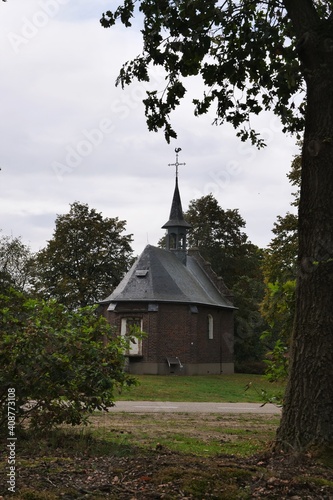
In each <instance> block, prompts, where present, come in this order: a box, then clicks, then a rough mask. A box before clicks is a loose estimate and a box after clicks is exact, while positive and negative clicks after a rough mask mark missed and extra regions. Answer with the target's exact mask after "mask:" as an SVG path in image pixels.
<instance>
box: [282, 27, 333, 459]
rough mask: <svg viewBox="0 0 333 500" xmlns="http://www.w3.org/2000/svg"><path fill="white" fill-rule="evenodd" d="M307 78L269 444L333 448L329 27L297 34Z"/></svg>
mask: <svg viewBox="0 0 333 500" xmlns="http://www.w3.org/2000/svg"><path fill="white" fill-rule="evenodd" d="M299 50H300V54H299V56H300V59H301V61H302V63H303V66H304V74H305V79H306V84H307V110H306V125H305V133H304V143H303V152H302V184H301V196H300V207H299V256H298V278H297V292H296V316H295V323H294V332H293V340H292V348H291V353H290V374H289V381H288V384H287V390H286V395H285V403H284V408H283V413H282V420H281V424H280V427H279V429H278V432H277V445H278V447H279V448H282V449H284V450H286V451H292V450H295V451H305V450H307V449H309V448H312V447H316V448H321V449H322V448H326V447H327V446H333V26H332V23H331V22H330V21H325V22H323V23H321V24H320V25H319V26H318V25H317V26H316V27H314V29H312V30H309V31H307V32H306V33H304V36H303V37H302V40H301V43H300V49H299Z"/></svg>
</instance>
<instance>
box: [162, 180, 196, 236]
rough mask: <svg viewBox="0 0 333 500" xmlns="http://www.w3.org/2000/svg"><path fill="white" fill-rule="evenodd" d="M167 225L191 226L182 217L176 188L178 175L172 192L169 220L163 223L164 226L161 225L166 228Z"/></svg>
mask: <svg viewBox="0 0 333 500" xmlns="http://www.w3.org/2000/svg"><path fill="white" fill-rule="evenodd" d="M168 227H187V228H190V227H191V224H189V223H188V222H186V220H185V219H184V214H183V208H182V202H181V199H180V193H179V188H178V176H176V185H175V191H174V193H173V199H172V204H171V210H170V216H169V220H168V222H166V223H165V224H164V226H162V228H163V229H167V228H168Z"/></svg>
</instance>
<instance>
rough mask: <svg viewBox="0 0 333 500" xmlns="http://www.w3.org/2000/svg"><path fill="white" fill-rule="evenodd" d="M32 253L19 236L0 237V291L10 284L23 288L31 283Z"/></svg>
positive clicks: (18, 288)
mask: <svg viewBox="0 0 333 500" xmlns="http://www.w3.org/2000/svg"><path fill="white" fill-rule="evenodd" d="M31 278H32V253H31V251H30V248H29V247H28V246H27V245H25V244H24V243H22V240H21V238H14V237H12V236H2V237H1V238H0V292H1V291H2V290H5V289H6V287H7V286H9V285H11V286H13V287H15V288H16V289H17V290H21V291H23V290H25V289H27V288H29V286H30V285H31Z"/></svg>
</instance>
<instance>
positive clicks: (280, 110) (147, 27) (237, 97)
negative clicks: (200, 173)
mask: <svg viewBox="0 0 333 500" xmlns="http://www.w3.org/2000/svg"><path fill="white" fill-rule="evenodd" d="M294 3H297V2H294ZM304 3H305V4H306V11H310V10H311V9H310V7H311V5H310V4H311V3H312V2H304ZM314 3H315V4H317V9H318V13H316V15H317V16H318V21H319V20H320V19H319V15H321V16H322V17H323V18H324V19H325V16H326V15H328V13H329V9H330V2H328V1H327V2H325V1H318V2H314ZM284 4H286V5H284ZM287 4H291V2H281V1H279V0H275V1H269V2H268V1H251V2H249V1H224V2H219V1H216V0H208V1H206V0H182V1H177V2H171V1H163V2H152V1H151V0H143V1H140V2H136V1H135V0H127V1H126V2H124V4H123V5H122V6H119V7H118V8H117V9H116V10H115V11H113V12H111V11H106V12H105V13H104V14H103V17H102V19H101V24H102V26H104V27H105V28H107V27H110V26H112V25H113V24H114V23H115V22H116V21H117V20H121V22H122V23H123V24H124V25H125V26H127V27H129V26H131V24H132V18H133V17H134V15H135V14H137V18H138V19H140V20H141V19H142V24H143V27H142V30H141V32H142V36H143V52H142V53H141V54H139V55H138V56H137V57H136V58H135V59H134V60H133V61H129V62H127V63H126V64H125V65H124V66H123V68H122V69H121V71H120V74H119V77H118V80H117V82H118V83H120V84H121V85H122V86H124V85H125V84H128V83H130V82H131V81H132V80H133V79H134V78H137V79H138V80H140V81H148V80H149V67H150V65H151V64H157V65H160V66H162V67H163V68H164V70H165V73H166V88H165V89H156V90H153V91H148V92H147V98H146V99H145V101H144V103H145V109H146V116H147V123H148V127H149V129H150V130H155V131H157V130H158V129H159V128H163V129H164V132H165V136H166V138H167V140H168V141H169V140H170V138H171V137H176V132H175V130H174V129H173V128H172V125H171V122H170V117H169V115H170V112H171V111H172V110H173V109H175V108H176V106H178V104H179V103H180V100H181V99H182V98H183V97H184V96H185V93H186V87H185V85H184V78H185V77H187V76H193V75H200V76H201V77H202V80H203V82H204V83H205V85H206V87H207V90H206V91H205V93H204V95H203V96H202V97H200V98H198V99H195V100H194V101H193V103H194V105H195V108H194V112H195V114H196V115H201V114H204V113H206V112H207V111H208V109H209V108H210V107H211V106H213V107H214V109H215V111H216V118H215V121H214V123H216V124H221V123H223V122H225V121H226V122H229V123H231V124H232V125H233V126H234V127H235V128H236V129H238V135H239V136H240V137H241V138H242V139H243V140H245V139H248V138H250V139H251V140H252V142H253V143H257V144H259V145H262V144H263V143H262V139H261V138H260V137H258V134H257V133H256V132H255V130H253V129H252V127H251V124H250V115H251V114H258V113H260V112H261V111H262V110H273V111H274V113H276V114H277V115H278V116H280V117H281V119H282V122H283V125H284V129H285V130H288V131H293V132H294V131H297V132H300V131H302V129H303V126H304V103H303V102H302V100H303V98H304V94H303V95H302V93H303V91H304V78H303V74H302V70H301V63H300V61H299V59H298V58H297V57H295V49H296V46H297V43H298V42H297V34H296V33H295V30H294V29H293V26H292V23H291V21H290V19H289V16H288V13H287V11H286V7H287ZM137 5H138V10H139V14H138V12H136V6H137ZM289 9H290V10H292V11H293V10H295V8H292V6H291V5H290V7H289ZM140 13H142V14H143V16H141V15H140ZM309 13H310V12H309ZM306 14H307V13H306V12H305V11H304V12H303V15H304V16H305V15H306ZM300 102H301V103H302V104H300Z"/></svg>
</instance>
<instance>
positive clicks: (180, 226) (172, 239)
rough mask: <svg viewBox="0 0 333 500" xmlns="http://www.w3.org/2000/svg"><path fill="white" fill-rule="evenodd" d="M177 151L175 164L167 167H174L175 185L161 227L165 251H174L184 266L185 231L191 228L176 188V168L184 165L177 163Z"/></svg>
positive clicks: (178, 149)
mask: <svg viewBox="0 0 333 500" xmlns="http://www.w3.org/2000/svg"><path fill="white" fill-rule="evenodd" d="M179 151H181V149H180V148H176V149H175V152H176V163H169V166H171V165H172V166H175V167H176V184H175V190H174V193H173V199H172V204H171V210H170V216H169V220H168V222H166V223H165V224H164V226H162V228H163V229H166V230H167V234H166V249H167V250H170V251H174V252H175V253H176V254H177V256H178V257H179V259H180V260H181V261H182V262H183V263H184V264H185V263H186V233H187V230H188V229H189V228H190V227H191V225H190V224H189V223H188V222H186V220H185V219H184V215H183V208H182V202H181V198H180V193H179V188H178V166H179V165H185V163H179V162H178V153H179Z"/></svg>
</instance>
